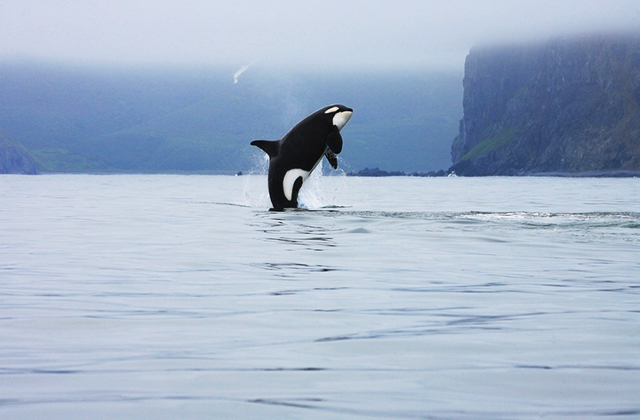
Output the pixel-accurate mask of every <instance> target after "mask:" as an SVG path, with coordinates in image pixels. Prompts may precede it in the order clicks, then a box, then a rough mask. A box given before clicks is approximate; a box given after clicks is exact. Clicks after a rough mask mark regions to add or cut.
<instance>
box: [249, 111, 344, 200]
mask: <svg viewBox="0 0 640 420" xmlns="http://www.w3.org/2000/svg"><path fill="white" fill-rule="evenodd" d="M351 114H353V110H352V109H351V108H347V107H346V106H344V105H330V106H327V107H324V108H322V109H319V110H318V111H316V112H314V113H313V114H311V115H309V116H308V117H307V118H305V119H303V120H302V121H300V122H299V123H298V124H296V125H295V126H294V127H293V128H292V129H291V130H289V132H288V133H287V134H285V135H284V137H282V139H280V140H273V141H269V140H254V141H252V142H251V145H253V146H258V147H259V148H261V149H262V150H264V151H265V152H266V153H267V154H268V155H269V197H271V204H273V209H274V210H283V209H285V208H296V207H298V192H299V191H300V187H302V183H303V182H304V181H305V180H306V179H307V178H308V177H309V174H310V173H311V171H313V169H314V168H315V167H316V165H318V163H319V162H320V161H321V160H322V157H323V156H326V157H327V160H328V161H329V163H330V164H331V166H332V167H333V169H337V168H338V157H337V156H336V155H337V154H338V153H340V152H341V151H342V136H341V135H340V130H341V129H342V127H344V125H345V124H346V123H347V121H349V118H351Z"/></svg>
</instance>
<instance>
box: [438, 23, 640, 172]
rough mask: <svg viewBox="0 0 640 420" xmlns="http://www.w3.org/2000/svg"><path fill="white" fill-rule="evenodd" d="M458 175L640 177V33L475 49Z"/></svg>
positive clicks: (458, 142) (456, 146) (457, 152)
mask: <svg viewBox="0 0 640 420" xmlns="http://www.w3.org/2000/svg"><path fill="white" fill-rule="evenodd" d="M463 85H464V97H463V107H464V117H463V119H462V120H461V121H460V135H459V136H458V137H457V138H456V139H455V141H454V143H453V145H452V149H451V155H452V158H453V163H454V165H453V166H452V167H451V168H450V171H455V172H456V174H458V175H468V176H474V175H525V174H533V173H547V172H556V173H558V172H559V173H584V172H590V173H620V172H624V171H632V172H633V171H640V105H639V104H640V34H639V35H616V36H604V35H602V36H592V37H585V38H580V39H576V38H574V39H554V40H551V41H548V42H546V43H544V44H539V45H526V46H503V47H496V48H474V49H472V50H471V52H470V53H469V55H468V56H467V60H466V63H465V76H464V81H463Z"/></svg>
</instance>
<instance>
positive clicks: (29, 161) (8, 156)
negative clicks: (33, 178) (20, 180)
mask: <svg viewBox="0 0 640 420" xmlns="http://www.w3.org/2000/svg"><path fill="white" fill-rule="evenodd" d="M36 173H37V169H36V163H35V161H34V160H33V158H32V157H31V155H30V154H29V152H27V151H26V149H24V148H23V147H21V146H20V145H19V144H17V143H14V142H12V141H10V140H9V139H7V138H6V137H4V136H3V135H2V133H0V174H28V175H34V174H36Z"/></svg>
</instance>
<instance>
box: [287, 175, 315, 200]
mask: <svg viewBox="0 0 640 420" xmlns="http://www.w3.org/2000/svg"><path fill="white" fill-rule="evenodd" d="M309 173H310V172H309V171H305V170H303V169H289V170H288V171H287V173H286V174H285V175H284V179H283V180H282V189H283V190H284V196H285V197H287V200H289V201H291V197H292V196H293V184H295V182H296V179H298V177H302V182H304V181H306V180H307V178H309Z"/></svg>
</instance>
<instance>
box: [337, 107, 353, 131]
mask: <svg viewBox="0 0 640 420" xmlns="http://www.w3.org/2000/svg"><path fill="white" fill-rule="evenodd" d="M351 115H353V111H342V112H338V113H336V115H334V116H333V125H335V126H336V127H338V130H342V127H344V126H345V124H346V123H347V122H348V121H349V118H351Z"/></svg>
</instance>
